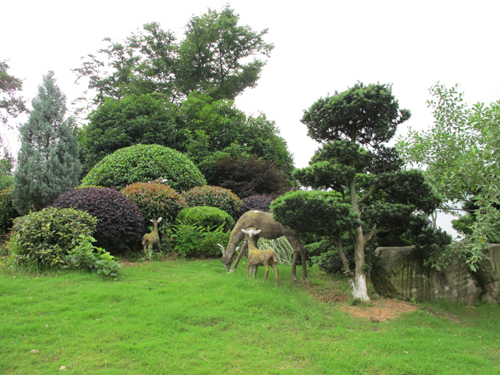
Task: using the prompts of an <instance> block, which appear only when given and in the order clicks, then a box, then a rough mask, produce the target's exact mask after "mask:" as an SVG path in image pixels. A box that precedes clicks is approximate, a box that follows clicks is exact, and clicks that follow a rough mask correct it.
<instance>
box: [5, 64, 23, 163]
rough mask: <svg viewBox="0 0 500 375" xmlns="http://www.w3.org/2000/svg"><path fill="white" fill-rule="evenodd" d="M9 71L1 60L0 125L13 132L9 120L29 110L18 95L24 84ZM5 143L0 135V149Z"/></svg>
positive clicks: (7, 66)
mask: <svg viewBox="0 0 500 375" xmlns="http://www.w3.org/2000/svg"><path fill="white" fill-rule="evenodd" d="M7 70H9V65H8V64H7V61H5V60H0V123H1V124H2V128H7V130H11V129H12V124H9V123H8V121H9V118H15V117H17V116H18V115H19V114H21V113H23V112H26V111H27V109H26V103H25V100H24V99H23V97H21V96H19V95H18V92H19V91H21V90H22V86H23V82H22V81H21V80H20V79H19V78H16V77H14V76H12V75H10V74H9V73H7ZM2 130H3V129H2ZM4 141H5V140H4V135H3V134H0V147H3V146H4ZM9 156H10V155H7V157H9ZM0 172H1V171H0Z"/></svg>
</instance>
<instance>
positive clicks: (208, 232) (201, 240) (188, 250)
mask: <svg viewBox="0 0 500 375" xmlns="http://www.w3.org/2000/svg"><path fill="white" fill-rule="evenodd" d="M230 235H231V232H225V231H224V229H223V226H222V225H221V226H220V227H218V228H215V229H214V228H207V227H203V226H201V225H196V224H186V223H184V222H182V221H181V220H177V224H175V225H173V226H172V248H173V250H174V251H175V252H176V253H178V254H179V255H180V256H181V257H183V258H185V257H209V258H210V257H218V256H220V254H221V250H220V248H219V247H218V246H217V244H218V243H220V244H223V245H224V246H225V245H226V244H227V243H228V242H229V236H230Z"/></svg>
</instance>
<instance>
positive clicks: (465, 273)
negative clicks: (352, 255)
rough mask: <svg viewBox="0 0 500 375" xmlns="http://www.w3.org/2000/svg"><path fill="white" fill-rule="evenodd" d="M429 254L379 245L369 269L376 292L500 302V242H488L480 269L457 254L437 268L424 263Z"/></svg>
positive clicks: (404, 296)
mask: <svg viewBox="0 0 500 375" xmlns="http://www.w3.org/2000/svg"><path fill="white" fill-rule="evenodd" d="M434 250H435V249H434ZM428 253H429V252H428V251H425V250H422V249H418V250H417V249H416V248H415V247H413V246H407V247H379V248H377V249H376V250H375V255H376V256H377V261H376V262H375V263H374V265H373V268H372V270H371V272H370V278H371V282H372V284H373V287H374V289H375V291H376V292H377V293H379V294H381V295H387V296H389V297H391V298H398V299H402V300H409V299H411V298H415V299H416V300H427V301H432V300H436V299H442V300H448V301H452V302H455V303H467V304H473V303H474V302H475V301H482V302H496V303H500V292H499V290H500V245H498V244H492V245H489V247H488V251H487V252H486V253H485V254H484V257H483V260H482V261H481V263H480V264H479V270H478V271H477V272H472V271H471V269H470V267H469V266H468V265H467V263H465V261H464V259H462V258H458V257H457V259H456V261H455V262H453V263H452V264H450V265H448V266H447V267H446V268H445V269H443V270H441V271H437V270H436V269H433V268H431V267H429V266H425V265H424V259H425V258H426V257H427V256H428Z"/></svg>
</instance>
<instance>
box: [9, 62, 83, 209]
mask: <svg viewBox="0 0 500 375" xmlns="http://www.w3.org/2000/svg"><path fill="white" fill-rule="evenodd" d="M53 76H54V73H53V72H51V71H49V73H48V74H47V75H46V76H44V77H43V83H42V85H41V86H39V87H38V95H37V96H36V97H35V98H34V99H33V101H32V106H33V110H32V111H31V113H30V117H29V120H28V122H27V123H26V124H24V125H23V126H21V128H20V132H21V149H20V150H19V154H18V159H17V170H16V172H15V174H14V191H13V203H14V206H15V207H16V209H17V210H18V211H19V213H21V214H23V215H24V214H26V213H28V211H30V210H32V209H34V210H40V209H42V208H44V207H46V206H47V205H49V204H50V203H52V201H53V200H54V199H55V198H56V197H57V196H59V195H60V194H61V193H64V192H65V191H67V190H69V189H70V188H72V187H74V186H76V185H78V178H79V176H80V171H81V166H80V162H79V159H78V142H77V138H76V136H75V134H74V123H73V120H72V119H71V118H68V119H66V120H64V114H65V113H66V96H65V95H63V94H62V93H61V90H60V89H59V87H57V85H56V84H55V79H54V78H53Z"/></svg>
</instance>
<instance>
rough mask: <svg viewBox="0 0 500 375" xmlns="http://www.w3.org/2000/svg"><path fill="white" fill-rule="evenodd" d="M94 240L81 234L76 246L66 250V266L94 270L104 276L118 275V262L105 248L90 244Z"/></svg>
mask: <svg viewBox="0 0 500 375" xmlns="http://www.w3.org/2000/svg"><path fill="white" fill-rule="evenodd" d="M95 241H96V240H95V238H93V237H91V236H85V235H83V234H81V235H80V239H79V241H78V244H77V245H76V247H75V248H74V249H72V250H69V251H68V255H67V256H66V267H67V268H70V269H85V270H87V271H96V272H97V274H98V275H102V276H104V277H116V276H118V270H119V269H120V267H121V266H120V264H119V263H118V262H117V261H116V259H115V257H114V256H112V255H111V254H110V253H108V252H107V251H106V250H104V249H101V248H100V247H95V246H94V245H93V244H92V242H95Z"/></svg>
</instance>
